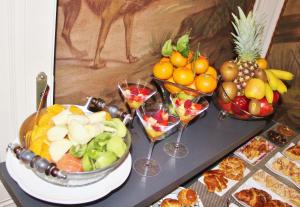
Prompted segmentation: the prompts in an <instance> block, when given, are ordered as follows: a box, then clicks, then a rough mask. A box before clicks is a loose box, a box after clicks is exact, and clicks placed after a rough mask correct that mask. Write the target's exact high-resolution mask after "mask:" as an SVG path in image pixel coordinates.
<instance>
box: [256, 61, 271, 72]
mask: <svg viewBox="0 0 300 207" xmlns="http://www.w3.org/2000/svg"><path fill="white" fill-rule="evenodd" d="M256 64H257V65H258V67H259V68H260V69H262V70H265V69H267V68H268V62H267V60H266V59H265V58H258V59H257V60H256Z"/></svg>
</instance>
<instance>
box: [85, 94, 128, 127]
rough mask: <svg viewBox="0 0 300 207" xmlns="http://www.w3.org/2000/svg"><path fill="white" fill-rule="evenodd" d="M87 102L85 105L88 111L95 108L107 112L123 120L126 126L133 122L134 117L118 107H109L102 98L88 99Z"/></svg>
mask: <svg viewBox="0 0 300 207" xmlns="http://www.w3.org/2000/svg"><path fill="white" fill-rule="evenodd" d="M87 100H88V101H87V103H86V104H85V106H86V108H87V109H89V108H90V107H91V106H94V107H95V108H96V109H97V110H99V111H100V110H105V111H107V112H109V113H110V115H111V116H112V117H118V118H120V119H122V120H123V123H124V124H125V125H126V124H127V123H129V122H131V120H132V117H131V115H130V114H129V113H127V112H123V111H122V110H120V109H119V107H117V106H116V105H107V104H106V103H105V101H104V100H103V99H101V98H94V97H87Z"/></svg>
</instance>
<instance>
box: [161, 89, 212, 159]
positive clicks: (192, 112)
mask: <svg viewBox="0 0 300 207" xmlns="http://www.w3.org/2000/svg"><path fill="white" fill-rule="evenodd" d="M170 99H171V102H172V105H173V108H174V110H175V112H176V114H177V115H178V116H179V119H180V124H179V127H178V128H179V133H178V137H177V140H176V142H169V143H166V144H165V146H164V151H165V152H166V153H167V154H168V155H170V156H171V157H175V158H183V157H186V156H187V155H188V153H189V150H188V148H187V147H186V146H185V145H184V144H182V143H180V139H181V137H182V134H183V131H184V129H185V128H186V126H187V125H188V124H189V122H190V121H191V120H193V119H194V118H195V117H196V116H198V115H199V114H201V113H202V112H204V111H205V110H206V109H207V108H208V106H209V103H208V101H207V100H206V99H205V98H203V97H195V98H194V99H192V100H190V99H181V98H180V97H179V96H178V94H171V95H170Z"/></svg>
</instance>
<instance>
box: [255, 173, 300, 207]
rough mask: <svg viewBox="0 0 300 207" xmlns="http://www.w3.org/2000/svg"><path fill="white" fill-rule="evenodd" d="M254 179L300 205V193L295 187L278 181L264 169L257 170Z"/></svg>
mask: <svg viewBox="0 0 300 207" xmlns="http://www.w3.org/2000/svg"><path fill="white" fill-rule="evenodd" d="M253 179H254V180H255V181H257V182H259V183H261V184H263V185H264V186H266V187H267V188H269V189H271V190H272V191H273V192H274V193H276V194H277V195H279V196H280V197H282V198H285V199H286V200H289V201H290V202H291V203H293V204H295V205H296V206H300V194H299V193H298V192H297V191H296V190H295V189H293V188H290V187H289V186H287V185H285V184H283V183H282V182H280V181H278V180H277V179H276V178H274V177H273V176H271V175H269V174H267V173H266V172H264V171H263V170H259V171H257V172H256V173H255V174H254V175H253Z"/></svg>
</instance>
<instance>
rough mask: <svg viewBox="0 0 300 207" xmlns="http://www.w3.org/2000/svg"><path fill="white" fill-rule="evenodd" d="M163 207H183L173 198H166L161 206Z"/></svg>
mask: <svg viewBox="0 0 300 207" xmlns="http://www.w3.org/2000/svg"><path fill="white" fill-rule="evenodd" d="M160 206H161V207H181V204H180V203H179V201H178V200H176V199H172V198H165V199H164V200H163V201H162V203H161V204H160Z"/></svg>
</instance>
